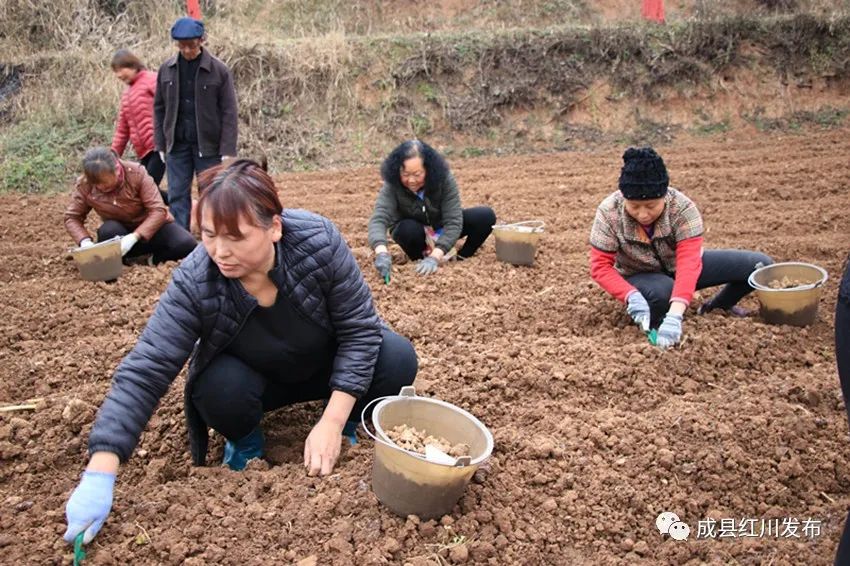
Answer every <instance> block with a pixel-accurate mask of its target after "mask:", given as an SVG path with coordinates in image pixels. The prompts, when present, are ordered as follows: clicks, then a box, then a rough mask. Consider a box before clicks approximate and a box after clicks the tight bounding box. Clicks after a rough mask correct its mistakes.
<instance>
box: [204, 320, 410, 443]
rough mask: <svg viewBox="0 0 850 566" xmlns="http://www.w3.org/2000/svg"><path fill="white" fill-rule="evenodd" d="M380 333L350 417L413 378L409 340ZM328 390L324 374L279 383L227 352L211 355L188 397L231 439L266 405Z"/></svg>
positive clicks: (325, 395) (322, 395) (250, 426)
mask: <svg viewBox="0 0 850 566" xmlns="http://www.w3.org/2000/svg"><path fill="white" fill-rule="evenodd" d="M383 338H384V339H383V343H382V344H381V349H380V353H379V354H378V363H377V364H376V365H375V373H374V375H373V377H372V383H371V385H370V386H369V390H368V391H367V393H366V394H365V395H363V396H362V397H361V398H360V399H358V400H357V402H356V403H355V404H354V408H353V409H352V411H351V416H350V417H349V419H354V420H358V419H360V413H361V412H362V411H363V408H364V407H365V406H366V405H367V404H368V403H369V402H370V401H372V400H373V399H377V398H378V397H384V396H386V395H398V392H399V389H401V388H402V387H404V386H406V385H410V384H411V383H413V380H414V378H415V377H416V371H417V369H418V367H419V366H418V362H417V360H416V351H415V350H414V349H413V345H412V344H411V343H410V341H408V340H407V338H403V337H401V336H399V335H398V334H396V333H395V332H392V331H391V330H384V337H383ZM330 396H331V389H330V385H329V384H328V376H322V377H321V378H319V379H315V380H311V381H306V382H302V383H280V382H277V381H274V380H270V379H267V378H266V377H265V376H263V375H262V374H260V373H258V372H256V371H254V370H253V369H251V367H250V366H249V365H248V364H246V363H245V362H243V361H242V360H241V359H239V358H236V357H234V356H230V355H228V354H220V355H218V356H216V357H215V358H214V359H213V360H212V361H211V362H210V364H209V365H208V366H207V367H206V369H204V371H203V372H202V373H201V375H199V376H198V377H197V381H196V382H195V385H194V388H193V389H192V403H194V405H195V407H196V408H197V409H198V412H199V413H200V414H201V416H202V417H203V418H204V420H205V421H206V423H207V425H209V426H210V427H212V428H214V429H215V430H217V431H218V432H220V433H221V434H222V435H223V436H224V437H225V438H227V439H228V440H231V441H235V440H239V439H240V438H244V437H245V436H247V435H248V434H250V433H251V431H253V430H254V429H255V428H256V427H257V425H259V424H260V420H262V418H263V413H265V412H267V411H274V410H275V409H279V408H281V407H285V406H287V405H292V404H295V403H301V402H304V401H317V400H320V399H329V398H330Z"/></svg>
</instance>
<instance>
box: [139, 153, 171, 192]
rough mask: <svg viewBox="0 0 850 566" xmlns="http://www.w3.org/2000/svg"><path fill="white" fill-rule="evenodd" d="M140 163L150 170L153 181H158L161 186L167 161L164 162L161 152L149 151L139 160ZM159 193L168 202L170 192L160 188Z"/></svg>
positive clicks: (157, 184) (157, 183) (149, 173)
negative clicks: (160, 155)
mask: <svg viewBox="0 0 850 566" xmlns="http://www.w3.org/2000/svg"><path fill="white" fill-rule="evenodd" d="M139 163H141V164H142V167H144V168H145V170H146V171H147V172H148V175H150V176H151V178H152V179H153V182H154V183H156V186H157V187H159V184H160V183H161V182H162V177H163V176H164V175H165V163H163V162H162V159H160V157H159V152H158V151H151V152H149V153H148V154H147V155H146V156H144V157H142V158H141V159H140V160H139ZM159 194H160V195H161V196H162V202H164V203H165V204H168V193H166V192H165V191H163V190H162V189H160V190H159Z"/></svg>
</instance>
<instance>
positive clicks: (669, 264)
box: [590, 147, 773, 348]
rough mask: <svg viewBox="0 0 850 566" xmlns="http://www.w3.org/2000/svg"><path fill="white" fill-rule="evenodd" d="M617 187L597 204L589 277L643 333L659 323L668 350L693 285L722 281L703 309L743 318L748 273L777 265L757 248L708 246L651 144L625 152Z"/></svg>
mask: <svg viewBox="0 0 850 566" xmlns="http://www.w3.org/2000/svg"><path fill="white" fill-rule="evenodd" d="M623 162H624V164H623V168H622V170H621V172H620V182H619V184H620V188H619V190H618V191H615V192H614V193H612V194H611V195H609V196H608V197H607V198H606V199H605V200H603V201H602V204H600V205H599V207H598V208H597V210H596V218H595V220H594V221H593V228H592V229H591V232H590V245H591V249H590V275H591V277H592V278H593V280H594V281H596V282H597V283H598V284H599V285H600V286H601V287H602V288H603V289H604V290H605V291H607V292H608V293H609V294H611V295H613V296H614V297H615V298H617V299H618V300H620V301H623V302H624V303H626V310H627V312H628V314H629V316H631V317H632V320H634V322H635V323H636V324H638V325H640V326H641V327H642V328H643V330H644V331H648V330H649V329H650V328H657V329H658V338H657V344H658V346H660V347H662V348H669V347H671V346H673V345H675V344H677V343H679V341H680V340H681V338H682V317H683V315H684V313H685V309H686V308H687V307H688V304H690V302H691V299H692V297H693V294H694V291H695V290H696V289H704V288H706V287H713V286H715V285H722V284H725V286H724V287H723V289H721V290H720V292H719V293H717V294H716V295H715V296H714V297H713V298H711V299H710V300H708V301H706V302H705V303H703V304H702V305H701V306H700V308H699V311H698V312H699V313H700V314H703V313H707V312H709V311H712V310H715V309H720V310H723V311H729V312H731V313H733V314H736V315H739V316H745V315H746V314H747V312H746V311H745V310H744V309H741V308H740V307H736V306H735V305H736V304H737V303H738V301H740V300H741V299H742V298H743V297H744V296H745V295H747V294H748V293H750V292H751V291H752V288H751V287H750V285H749V284H748V283H747V278H748V277H749V276H750V274H751V273H752V272H753V271H754V270H755V269H757V268H758V267H760V266H761V265H769V264H771V263H773V260H771V259H770V257H768V256H766V255H764V254H762V253H757V252H749V251H739V250H705V251H703V247H702V245H703V237H702V235H703V224H702V216H701V215H700V213H699V210H697V207H696V205H695V204H694V203H693V201H691V200H690V199H689V198H688V197H686V196H685V195H684V194H682V193H681V192H679V191H677V190H676V189H674V188H672V187H668V183H669V178H668V175H667V168H666V167H665V165H664V160H663V159H662V158H661V156H659V155H658V154H657V153H656V152H655V151H654V150H653V149H652V148H648V147H646V148H640V149H637V148H629V149H628V150H626V152H625V154H624V155H623Z"/></svg>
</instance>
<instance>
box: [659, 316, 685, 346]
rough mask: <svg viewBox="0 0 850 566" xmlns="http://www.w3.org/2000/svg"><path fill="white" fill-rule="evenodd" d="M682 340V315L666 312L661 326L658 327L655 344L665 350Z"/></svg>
mask: <svg viewBox="0 0 850 566" xmlns="http://www.w3.org/2000/svg"><path fill="white" fill-rule="evenodd" d="M681 340H682V315H680V314H673V313H671V312H668V313H667V316H665V317H664V321H663V322H662V323H661V326H659V327H658V338H657V339H656V342H655V344H656V345H657V346H658V347H659V348H661V349H663V350H666V349H667V348H672V347H673V346H675V345H676V344H678V343H679V342H680V341H681Z"/></svg>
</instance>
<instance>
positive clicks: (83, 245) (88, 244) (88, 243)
mask: <svg viewBox="0 0 850 566" xmlns="http://www.w3.org/2000/svg"><path fill="white" fill-rule="evenodd" d="M93 245H94V242H92V241H91V238H83V239H82V240H80V248H81V249H86V248H90V247H92V246H93Z"/></svg>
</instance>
